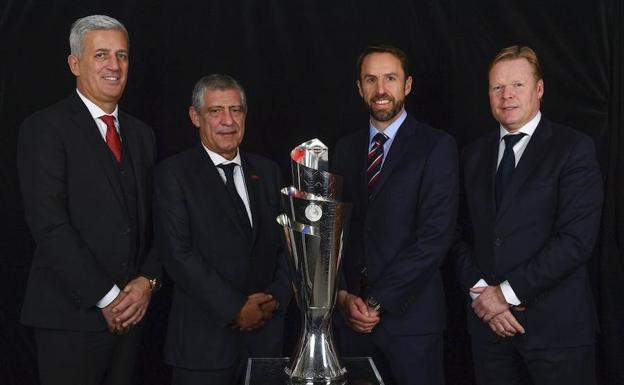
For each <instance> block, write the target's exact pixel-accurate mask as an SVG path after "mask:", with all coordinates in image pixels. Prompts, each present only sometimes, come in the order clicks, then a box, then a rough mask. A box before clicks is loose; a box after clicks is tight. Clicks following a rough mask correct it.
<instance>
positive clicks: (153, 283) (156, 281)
mask: <svg viewBox="0 0 624 385" xmlns="http://www.w3.org/2000/svg"><path fill="white" fill-rule="evenodd" d="M139 278H144V279H145V280H146V281H147V284H148V285H149V290H150V292H152V293H156V292H157V291H158V290H160V288H161V287H162V281H161V280H160V278H158V277H153V278H150V277H146V276H144V275H142V276H140V277H139Z"/></svg>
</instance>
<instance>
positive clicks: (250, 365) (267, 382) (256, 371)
mask: <svg viewBox="0 0 624 385" xmlns="http://www.w3.org/2000/svg"><path fill="white" fill-rule="evenodd" d="M341 361H342V363H343V364H344V366H345V368H346V370H347V371H348V374H347V376H346V377H344V378H342V379H337V380H329V381H327V380H319V381H308V380H302V382H301V381H298V380H296V379H291V378H289V377H288V376H287V375H286V374H285V373H284V367H285V366H287V365H289V364H290V358H288V357H285V358H250V359H248V360H247V372H246V375H245V385H285V384H286V385H302V384H305V385H317V384H323V385H362V384H366V385H383V384H384V382H383V380H382V379H381V376H380V375H379V372H378V371H377V367H375V364H374V362H373V360H372V359H371V358H370V357H346V358H345V357H342V359H341Z"/></svg>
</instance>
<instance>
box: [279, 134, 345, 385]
mask: <svg viewBox="0 0 624 385" xmlns="http://www.w3.org/2000/svg"><path fill="white" fill-rule="evenodd" d="M291 161H292V164H291V165H292V173H293V186H290V187H286V188H284V189H282V191H281V193H282V195H281V196H282V205H283V209H284V214H282V215H280V216H279V217H278V218H277V221H278V223H279V224H280V225H282V227H283V229H284V234H285V236H286V240H287V243H288V249H289V250H288V251H289V254H290V258H289V264H290V267H291V274H292V281H293V285H294V287H295V296H296V299H297V303H298V304H299V308H300V310H301V318H302V329H301V335H300V337H299V342H298V344H297V347H296V349H295V353H294V354H293V357H292V359H291V361H290V365H289V367H287V368H285V372H286V374H288V376H289V377H290V379H291V380H292V381H294V382H304V383H306V382H326V383H327V382H331V381H336V380H341V379H343V378H345V376H346V373H347V371H346V369H345V368H344V366H343V365H342V364H341V362H340V358H339V357H338V354H337V353H336V347H335V345H334V341H333V337H332V312H333V309H334V305H335V303H336V289H337V286H336V283H337V282H336V281H337V279H338V271H339V268H340V262H341V257H342V245H343V242H344V237H345V233H344V229H345V225H346V224H347V223H348V221H349V218H350V213H351V205H349V204H346V203H343V202H340V201H339V199H340V197H341V192H342V191H341V187H342V178H341V177H340V176H338V175H334V174H331V173H329V172H328V171H327V168H328V148H327V146H325V145H324V144H323V143H322V142H321V141H320V140H318V139H313V140H310V141H308V142H305V143H302V144H301V145H299V146H297V147H296V148H295V149H293V150H292V151H291Z"/></svg>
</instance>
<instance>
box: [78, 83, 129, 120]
mask: <svg viewBox="0 0 624 385" xmlns="http://www.w3.org/2000/svg"><path fill="white" fill-rule="evenodd" d="M76 92H77V93H78V96H79V97H80V99H81V100H82V102H83V103H84V104H85V106H87V109H88V110H89V113H90V114H91V116H92V117H93V119H96V120H97V119H99V117H100V116H102V115H112V116H114V117H115V120H116V121H117V122H119V118H118V116H117V115H118V113H119V106H115V110H114V111H113V112H112V113H110V114H109V113H106V112H104V110H102V109H101V108H100V107H98V106H97V105H96V104H95V103H93V102H92V101H91V100H89V99H88V98H87V97H86V96H84V95H83V94H82V93H81V92H80V91H78V88H76Z"/></svg>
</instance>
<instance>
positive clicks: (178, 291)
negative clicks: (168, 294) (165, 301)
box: [155, 144, 291, 370]
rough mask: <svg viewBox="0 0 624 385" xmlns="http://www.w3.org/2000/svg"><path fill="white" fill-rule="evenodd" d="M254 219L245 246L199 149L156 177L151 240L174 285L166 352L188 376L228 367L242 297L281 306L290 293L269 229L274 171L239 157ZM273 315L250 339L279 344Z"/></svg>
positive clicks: (235, 347) (279, 320)
mask: <svg viewBox="0 0 624 385" xmlns="http://www.w3.org/2000/svg"><path fill="white" fill-rule="evenodd" d="M241 160H242V167H243V174H244V175H245V184H246V187H247V192H248V195H249V199H250V208H251V213H252V218H253V236H252V238H253V240H252V241H251V242H249V241H248V239H247V237H246V235H245V232H244V230H243V228H242V227H241V224H240V222H239V220H238V217H237V214H236V211H235V208H234V206H233V205H232V203H231V201H230V198H229V196H228V193H227V190H226V188H225V184H224V183H223V180H222V179H221V177H220V176H219V174H218V171H217V169H216V167H215V165H214V164H213V163H212V161H211V159H210V157H209V156H208V154H207V153H206V151H205V149H204V148H203V146H202V145H201V144H198V145H197V146H196V147H194V148H192V149H189V150H187V151H185V152H183V153H181V154H178V155H176V156H173V157H171V158H169V159H167V160H165V161H164V162H162V163H161V164H160V165H159V166H158V168H157V172H156V185H155V186H156V194H155V203H156V205H155V213H156V218H155V219H156V232H157V233H156V234H157V237H156V239H157V244H158V249H159V251H160V252H161V255H162V261H163V264H164V266H165V269H166V270H167V272H168V273H169V275H170V276H171V278H172V279H173V281H174V282H175V292H174V298H173V303H172V307H171V313H170V317H169V330H168V333H167V342H166V346H165V360H166V362H167V363H168V364H171V365H174V366H178V367H184V368H188V369H194V370H212V369H218V368H224V367H228V366H230V365H232V363H233V362H234V360H235V359H236V358H238V357H239V356H240V354H241V352H242V351H243V350H244V349H245V348H246V341H247V340H246V337H247V336H248V334H247V333H246V332H241V331H238V330H234V329H232V324H233V321H234V318H235V317H236V315H237V313H238V311H239V310H240V309H241V307H242V306H243V304H244V303H245V301H246V299H247V296H248V295H249V294H252V293H255V292H267V293H270V294H272V295H273V296H274V297H276V298H277V299H278V301H279V302H280V305H281V309H284V308H285V307H286V306H287V305H288V301H289V299H290V292H291V290H290V285H289V283H288V282H289V280H288V270H287V269H288V268H287V265H286V260H285V255H284V253H283V248H282V246H283V243H282V242H283V241H282V233H281V229H280V227H279V225H278V224H277V222H276V217H277V215H278V214H279V212H280V200H279V191H280V188H281V186H282V181H281V177H280V173H279V170H278V168H277V165H276V164H275V163H274V162H271V161H269V160H268V159H266V158H263V157H260V156H256V155H252V154H246V153H241ZM282 325H283V315H282V314H278V315H276V316H274V318H273V319H272V320H271V321H269V322H268V323H267V324H266V325H265V326H264V327H263V328H262V329H260V330H259V331H257V332H252V333H253V334H256V335H258V334H260V335H262V334H266V336H265V337H266V338H267V340H266V341H267V344H268V343H270V340H271V339H275V340H277V339H279V341H280V342H281V337H282V336H281V333H282Z"/></svg>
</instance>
